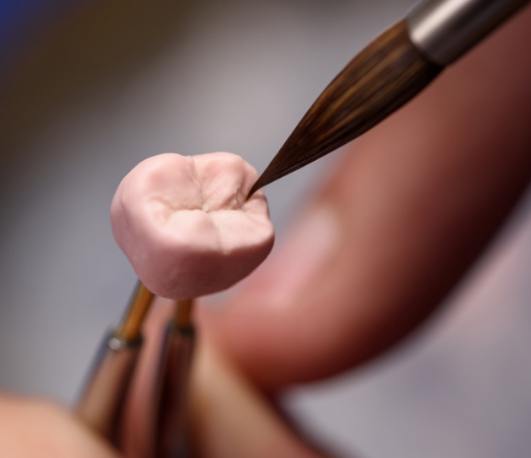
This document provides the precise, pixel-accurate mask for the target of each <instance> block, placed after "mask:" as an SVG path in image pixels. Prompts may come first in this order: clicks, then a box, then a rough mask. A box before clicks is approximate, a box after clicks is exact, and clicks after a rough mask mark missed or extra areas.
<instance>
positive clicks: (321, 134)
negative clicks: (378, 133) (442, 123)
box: [249, 21, 441, 196]
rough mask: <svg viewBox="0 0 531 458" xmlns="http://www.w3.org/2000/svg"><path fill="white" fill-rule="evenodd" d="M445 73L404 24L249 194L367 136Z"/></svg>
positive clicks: (348, 70)
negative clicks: (416, 41)
mask: <svg viewBox="0 0 531 458" xmlns="http://www.w3.org/2000/svg"><path fill="white" fill-rule="evenodd" d="M440 71H441V67H439V66H438V65H435V64H433V63H432V62H430V61H428V60H427V59H426V58H425V57H424V56H423V55H422V54H421V53H420V52H419V51H418V50H417V48H416V47H415V45H414V44H413V43H412V42H411V40H410V37H409V31H408V26H407V24H406V22H405V21H401V22H398V23H397V24H395V25H394V26H392V27H391V28H389V29H388V30H387V31H386V32H384V33H383V34H382V35H380V36H379V37H378V38H377V39H376V40H374V41H373V42H372V43H371V44H370V45H369V46H367V47H366V48H365V49H364V50H363V51H362V52H361V53H359V54H358V55H357V56H356V57H354V59H352V60H351V61H350V62H349V63H348V64H347V66H346V67H345V68H344V69H343V70H342V71H341V72H340V73H339V74H338V75H337V76H336V77H335V78H334V80H333V81H332V82H331V83H330V84H329V85H328V86H327V87H326V89H325V90H324V91H323V92H322V93H321V95H320V96H319V97H318V98H317V100H316V101H315V102H314V104H313V105H312V106H311V107H310V109H309V110H308V111H307V113H306V114H305V115H304V117H303V118H302V120H301V121H300V122H299V124H298V125H297V127H295V129H294V131H293V132H292V134H291V135H290V136H289V137H288V139H287V140H286V142H285V143H284V145H283V146H282V147H281V148H280V150H279V152H278V153H277V155H276V156H275V157H274V159H273V160H272V161H271V163H270V164H269V166H268V167H267V168H266V170H265V171H264V172H263V173H262V175H261V176H260V178H259V179H258V181H257V182H256V184H255V185H254V186H253V187H252V188H251V191H250V193H249V196H250V195H252V193H253V192H255V191H256V190H257V189H259V188H260V187H262V186H265V185H266V184H269V183H271V182H273V181H275V180H277V179H278V178H281V177H283V176H284V175H287V174H288V173H291V172H293V171H295V170H297V169H299V168H301V167H303V166H304V165H306V164H309V163H310V162H313V161H315V160H317V159H319V158H320V157H322V156H324V155H326V154H328V153H330V152H332V151H334V150H336V149H337V148H339V147H340V146H342V145H344V144H345V143H348V142H349V141H351V140H353V139H354V138H356V137H358V136H359V135H361V134H363V133H364V132H366V131H367V130H369V129H370V128H371V127H373V126H374V125H376V124H378V123H379V122H380V121H382V120H383V119H384V118H386V117H387V116H388V115H390V114H391V113H392V112H394V111H395V110H397V109H398V108H399V107H401V106H402V105H404V104H405V103H406V102H408V101H409V100H410V99H411V98H413V97H414V96H415V95H416V94H417V93H419V92H420V91H421V90H422V89H423V88H424V87H426V86H427V85H428V84H429V83H430V82H431V81H432V80H433V79H434V78H435V77H436V76H437V75H438V74H439V72H440Z"/></svg>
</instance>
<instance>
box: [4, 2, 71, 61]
mask: <svg viewBox="0 0 531 458" xmlns="http://www.w3.org/2000/svg"><path fill="white" fill-rule="evenodd" d="M79 3H81V2H80V1H77V2H72V1H67V0H23V1H21V0H0V64H5V63H7V61H8V59H9V58H10V57H11V56H13V55H15V54H16V53H17V51H18V50H19V49H20V47H21V46H22V45H23V44H24V43H25V42H27V41H28V38H29V37H31V34H32V33H33V32H34V31H35V30H36V29H37V28H39V27H42V26H44V25H46V24H47V23H48V22H49V21H51V20H52V19H54V18H55V17H57V16H58V14H60V13H61V12H63V11H65V10H66V9H67V8H72V6H74V5H76V4H79Z"/></svg>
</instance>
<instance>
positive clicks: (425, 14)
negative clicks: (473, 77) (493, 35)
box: [406, 0, 528, 67]
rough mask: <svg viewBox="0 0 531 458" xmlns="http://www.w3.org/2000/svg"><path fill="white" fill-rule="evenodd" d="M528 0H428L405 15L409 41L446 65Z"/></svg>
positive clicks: (435, 60)
mask: <svg viewBox="0 0 531 458" xmlns="http://www.w3.org/2000/svg"><path fill="white" fill-rule="evenodd" d="M526 3H528V0H427V1H425V2H422V3H421V4H420V5H418V6H417V7H415V8H414V9H413V10H412V11H411V13H410V14H409V15H408V16H407V18H406V20H407V23H408V27H409V34H410V38H411V41H412V42H413V43H414V44H415V45H416V46H417V48H418V49H419V50H420V51H421V52H422V53H423V54H424V55H425V56H426V57H427V58H428V59H429V60H431V61H432V62H433V63H435V64H438V65H441V66H443V67H444V66H447V65H449V64H451V63H452V62H453V61H455V60H456V59H458V58H459V57H461V56H462V55H463V54H464V53H465V52H467V51H468V50H469V49H470V48H472V47H473V46H474V45H475V44H476V43H478V42H479V41H480V40H481V39H483V38H484V37H485V36H486V35H488V34H489V33H490V32H492V31H493V30H494V29H495V28H496V27H497V26H498V25H500V24H501V23H502V22H504V21H505V20H506V19H507V18H509V17H510V16H511V15H512V14H513V13H515V12H516V11H517V10H518V9H520V8H521V7H522V6H524V5H525V4H526Z"/></svg>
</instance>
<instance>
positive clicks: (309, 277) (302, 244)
mask: <svg viewBox="0 0 531 458" xmlns="http://www.w3.org/2000/svg"><path fill="white" fill-rule="evenodd" d="M339 244H340V226H339V221H338V218H337V214H336V212H335V211H334V210H333V209H331V208H330V207H326V206H322V205H319V206H315V207H311V208H310V209H308V210H307V211H305V212H304V213H303V214H302V215H301V216H300V219H299V220H298V221H296V222H295V225H294V226H293V227H292V229H291V230H290V231H288V234H287V236H286V238H285V239H284V241H283V243H281V244H280V246H279V247H278V248H277V250H276V253H274V254H273V259H271V260H270V261H269V265H267V266H266V267H265V269H264V271H263V272H262V273H261V281H260V283H262V284H261V285H260V290H261V291H263V293H264V296H263V297H261V302H262V301H263V302H266V303H267V304H268V305H272V306H284V305H287V304H291V303H293V301H294V300H295V298H296V297H297V296H298V295H300V293H301V292H303V291H304V290H305V289H307V288H309V287H310V286H311V284H312V282H315V281H316V279H317V277H318V275H319V272H322V271H323V269H325V268H326V263H327V262H328V261H330V260H331V259H332V257H333V254H334V252H335V250H337V249H338V247H339ZM257 279H258V278H257ZM253 286H257V285H253ZM253 289H254V288H253ZM254 291H255V292H256V289H254Z"/></svg>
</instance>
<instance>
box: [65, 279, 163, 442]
mask: <svg viewBox="0 0 531 458" xmlns="http://www.w3.org/2000/svg"><path fill="white" fill-rule="evenodd" d="M152 301H153V294H152V293H151V292H150V291H149V290H148V289H147V288H146V287H145V286H144V285H143V284H142V283H140V282H138V284H137V286H136V288H135V291H134V292H133V294H132V296H131V299H130V301H129V305H128V307H127V310H126V312H125V314H124V317H123V318H122V321H121V323H120V324H119V325H118V326H117V327H116V328H115V329H113V330H111V331H110V332H108V333H107V335H106V336H105V337H104V339H103V341H102V343H101V347H100V350H99V352H98V354H97V356H96V359H95V361H94V363H93V366H92V369H91V371H90V375H89V377H88V379H87V381H86V384H85V386H84V388H83V390H82V393H81V396H80V398H79V401H78V403H77V405H76V408H75V413H76V415H77V416H78V418H80V420H81V421H82V422H83V423H84V424H85V425H87V426H88V427H89V428H90V429H91V430H93V431H94V432H95V433H97V434H98V435H100V436H102V437H105V438H106V439H108V440H109V441H110V442H111V443H112V444H114V445H115V446H117V445H118V438H119V433H120V427H121V420H122V413H123V407H124V401H125V397H126V395H127V392H128V389H129V385H130V383H131V378H132V374H133V372H134V370H135V367H136V363H137V360H138V355H139V352H140V349H141V347H142V325H143V324H144V320H145V318H146V316H147V313H148V311H149V309H150V307H151V303H152Z"/></svg>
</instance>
